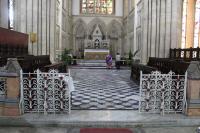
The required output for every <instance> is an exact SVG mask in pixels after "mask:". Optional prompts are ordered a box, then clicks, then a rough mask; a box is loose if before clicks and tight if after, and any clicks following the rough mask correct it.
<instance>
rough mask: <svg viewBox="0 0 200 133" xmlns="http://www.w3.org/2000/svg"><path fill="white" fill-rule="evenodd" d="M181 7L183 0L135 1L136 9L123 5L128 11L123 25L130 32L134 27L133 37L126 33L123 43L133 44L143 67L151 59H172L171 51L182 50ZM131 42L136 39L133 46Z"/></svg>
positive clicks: (131, 46)
mask: <svg viewBox="0 0 200 133" xmlns="http://www.w3.org/2000/svg"><path fill="white" fill-rule="evenodd" d="M125 3H126V4H128V3H130V1H126V2H125ZM182 4H183V3H182V0H175V1H171V0H165V1H164V0H136V1H135V6H132V7H129V6H128V5H129V4H128V5H126V6H125V5H124V8H128V7H129V13H128V15H127V13H125V16H124V18H125V19H124V23H126V24H127V29H130V28H131V27H134V32H133V33H134V34H133V33H131V32H130V31H128V30H126V32H127V35H126V33H125V41H124V42H125V43H127V46H128V44H130V48H131V49H132V52H133V53H136V58H139V59H140V60H141V63H143V64H145V63H147V62H148V58H149V57H159V58H166V57H169V49H170V48H180V46H181V25H182ZM130 8H132V9H130ZM133 10H134V11H133ZM133 14H134V15H133ZM132 16H134V19H131V18H132ZM130 20H131V21H133V22H130ZM124 25H125V24H124ZM128 38H134V39H133V40H134V41H131V42H130V40H131V39H128Z"/></svg>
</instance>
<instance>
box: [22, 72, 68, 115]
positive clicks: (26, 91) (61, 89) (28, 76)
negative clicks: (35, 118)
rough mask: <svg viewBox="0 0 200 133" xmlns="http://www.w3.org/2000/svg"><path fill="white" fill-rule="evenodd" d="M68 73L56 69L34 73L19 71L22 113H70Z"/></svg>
mask: <svg viewBox="0 0 200 133" xmlns="http://www.w3.org/2000/svg"><path fill="white" fill-rule="evenodd" d="M69 77H70V74H69V73H58V71H56V70H50V71H49V72H41V71H39V70H37V71H36V72H34V73H23V72H22V71H21V100H20V104H21V107H22V112H23V113H36V112H37V113H45V114H47V113H70V110H71V102H70V99H71V96H70V89H69V87H70V86H69V82H70V80H69Z"/></svg>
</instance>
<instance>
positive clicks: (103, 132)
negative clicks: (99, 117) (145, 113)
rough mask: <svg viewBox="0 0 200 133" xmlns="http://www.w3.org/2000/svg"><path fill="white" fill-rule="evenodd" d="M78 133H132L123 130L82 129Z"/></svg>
mask: <svg viewBox="0 0 200 133" xmlns="http://www.w3.org/2000/svg"><path fill="white" fill-rule="evenodd" d="M80 133H133V132H132V131H131V130H129V129H124V128H83V129H81V130H80Z"/></svg>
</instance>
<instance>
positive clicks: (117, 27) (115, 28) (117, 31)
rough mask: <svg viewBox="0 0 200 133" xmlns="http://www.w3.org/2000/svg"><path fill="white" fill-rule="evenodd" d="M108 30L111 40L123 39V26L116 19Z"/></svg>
mask: <svg viewBox="0 0 200 133" xmlns="http://www.w3.org/2000/svg"><path fill="white" fill-rule="evenodd" d="M107 29H108V35H109V36H110V37H111V38H118V37H121V35H122V32H123V28H122V24H121V23H120V22H119V21H117V20H115V19H114V20H112V21H111V22H110V23H109V25H108V27H107Z"/></svg>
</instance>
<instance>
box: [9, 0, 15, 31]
mask: <svg viewBox="0 0 200 133" xmlns="http://www.w3.org/2000/svg"><path fill="white" fill-rule="evenodd" d="M8 3H9V4H8V9H9V20H8V23H9V29H11V30H12V29H13V28H14V0H9V1H8Z"/></svg>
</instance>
